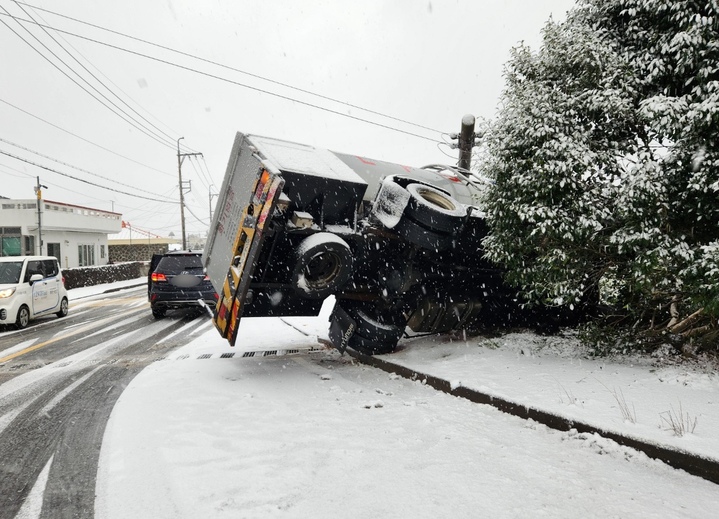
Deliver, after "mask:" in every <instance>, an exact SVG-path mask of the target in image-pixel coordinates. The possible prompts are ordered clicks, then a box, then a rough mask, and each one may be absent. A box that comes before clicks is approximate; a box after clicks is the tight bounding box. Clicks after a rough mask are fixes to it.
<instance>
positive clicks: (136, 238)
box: [107, 222, 182, 245]
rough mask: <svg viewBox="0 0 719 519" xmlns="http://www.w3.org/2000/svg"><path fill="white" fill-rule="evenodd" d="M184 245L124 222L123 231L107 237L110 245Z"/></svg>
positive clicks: (176, 240)
mask: <svg viewBox="0 0 719 519" xmlns="http://www.w3.org/2000/svg"><path fill="white" fill-rule="evenodd" d="M175 243H182V242H181V240H178V239H176V238H169V237H165V236H160V235H158V234H154V233H151V232H150V231H146V230H144V229H139V228H138V227H134V226H132V225H131V224H130V223H129V222H122V230H120V232H119V233H117V234H109V235H108V236H107V244H108V245H132V244H148V245H165V244H175Z"/></svg>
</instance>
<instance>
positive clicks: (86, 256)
mask: <svg viewBox="0 0 719 519" xmlns="http://www.w3.org/2000/svg"><path fill="white" fill-rule="evenodd" d="M77 259H78V263H79V265H80V266H81V267H88V266H90V265H94V264H95V246H94V245H78V246H77Z"/></svg>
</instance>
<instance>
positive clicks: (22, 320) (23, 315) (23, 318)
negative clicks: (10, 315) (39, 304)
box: [15, 305, 30, 330]
mask: <svg viewBox="0 0 719 519" xmlns="http://www.w3.org/2000/svg"><path fill="white" fill-rule="evenodd" d="M29 322H30V309H29V308H28V307H27V306H25V305H22V306H21V307H20V309H19V310H18V311H17V319H15V326H16V327H17V329H18V330H23V329H25V328H27V325H28V323H29Z"/></svg>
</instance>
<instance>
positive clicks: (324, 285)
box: [292, 232, 352, 299]
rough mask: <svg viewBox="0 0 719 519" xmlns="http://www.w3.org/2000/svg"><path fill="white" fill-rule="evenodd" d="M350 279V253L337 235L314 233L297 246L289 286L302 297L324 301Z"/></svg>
mask: <svg viewBox="0 0 719 519" xmlns="http://www.w3.org/2000/svg"><path fill="white" fill-rule="evenodd" d="M351 276H352V251H351V250H350V246H349V245H347V242H346V241H344V240H343V239H342V238H340V237H339V236H337V235H335V234H332V233H329V232H318V233H316V234H313V235H311V236H308V237H307V238H305V239H304V240H303V241H302V242H301V243H300V244H299V245H298V246H297V249H296V250H295V268H294V271H293V273H292V285H293V286H294V287H295V290H297V292H299V293H300V294H301V295H303V296H304V297H307V298H309V299H324V298H326V297H327V296H329V295H330V294H332V293H334V292H335V291H336V290H337V289H339V288H340V287H342V286H343V285H344V284H345V283H347V281H349V279H350V277H351Z"/></svg>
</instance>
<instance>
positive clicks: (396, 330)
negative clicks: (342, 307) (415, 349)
mask: <svg viewBox="0 0 719 519" xmlns="http://www.w3.org/2000/svg"><path fill="white" fill-rule="evenodd" d="M346 312H347V313H348V314H349V315H350V317H352V319H354V320H355V322H356V323H357V331H356V332H355V333H356V334H358V335H360V336H362V337H363V338H366V339H369V340H371V341H375V342H378V343H381V344H384V343H392V344H394V345H396V344H397V341H399V340H400V338H401V337H402V334H403V333H404V329H405V323H404V322H403V320H400V319H397V318H395V317H394V316H382V317H374V312H372V311H371V310H369V309H367V308H362V307H352V306H350V307H348V308H347V309H346ZM390 321H391V322H390ZM350 342H351V341H350Z"/></svg>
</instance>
